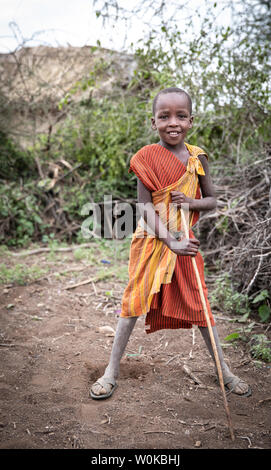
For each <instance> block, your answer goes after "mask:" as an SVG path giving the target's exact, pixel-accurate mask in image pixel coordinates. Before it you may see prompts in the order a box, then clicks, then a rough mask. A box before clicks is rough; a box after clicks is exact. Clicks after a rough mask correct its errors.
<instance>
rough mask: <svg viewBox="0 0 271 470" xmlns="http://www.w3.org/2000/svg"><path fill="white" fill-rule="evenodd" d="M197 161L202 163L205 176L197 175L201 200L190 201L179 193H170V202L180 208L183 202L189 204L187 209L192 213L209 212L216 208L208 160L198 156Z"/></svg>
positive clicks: (203, 156)
mask: <svg viewBox="0 0 271 470" xmlns="http://www.w3.org/2000/svg"><path fill="white" fill-rule="evenodd" d="M198 158H199V160H200V161H201V163H202V166H203V169H204V172H205V175H204V176H202V175H199V184H200V189H201V194H202V199H191V198H188V197H187V196H185V194H183V193H180V192H179V191H172V192H171V196H172V202H174V203H175V204H177V206H179V207H180V205H181V204H183V203H184V202H186V203H187V202H188V203H189V209H190V210H193V211H209V210H212V209H214V208H215V207H216V197H215V190H214V186H213V183H212V180H211V175H210V170H209V165H208V160H207V158H206V156H205V155H199V157H198Z"/></svg>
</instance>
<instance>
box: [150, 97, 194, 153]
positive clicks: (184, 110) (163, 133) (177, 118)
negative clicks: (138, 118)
mask: <svg viewBox="0 0 271 470" xmlns="http://www.w3.org/2000/svg"><path fill="white" fill-rule="evenodd" d="M151 122H152V128H153V129H154V130H157V131H158V134H159V136H160V139H161V140H162V141H163V142H164V143H166V144H168V145H171V146H172V147H174V146H176V145H178V144H180V143H182V142H183V141H184V139H185V136H186V134H187V132H188V130H189V129H191V127H192V125H193V116H191V114H190V109H189V102H188V99H187V97H186V95H185V94H184V93H164V94H163V93H162V94H161V95H159V97H158V100H157V103H156V109H155V114H154V117H152V120H151Z"/></svg>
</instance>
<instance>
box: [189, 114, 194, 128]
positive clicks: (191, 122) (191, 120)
mask: <svg viewBox="0 0 271 470" xmlns="http://www.w3.org/2000/svg"><path fill="white" fill-rule="evenodd" d="M193 121H194V116H190V129H191V127H193Z"/></svg>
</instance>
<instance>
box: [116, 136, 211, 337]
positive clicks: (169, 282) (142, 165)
mask: <svg viewBox="0 0 271 470" xmlns="http://www.w3.org/2000/svg"><path fill="white" fill-rule="evenodd" d="M185 145H186V147H187V149H188V151H189V154H190V157H189V159H188V163H187V167H185V166H184V164H183V163H182V162H181V161H180V160H179V159H178V157H176V156H175V155H174V154H173V153H172V152H170V151H169V150H168V149H166V148H164V147H162V146H161V145H160V144H152V145H147V146H145V147H143V148H142V149H141V150H139V151H138V152H137V153H136V154H135V155H134V156H133V157H132V159H131V162H130V168H129V172H131V171H133V172H134V173H135V174H136V175H137V177H138V178H139V179H140V180H141V181H142V183H143V184H144V185H145V186H146V187H147V188H148V189H149V190H150V191H151V192H152V202H153V205H154V207H155V210H156V211H157V212H158V214H159V217H160V218H161V220H162V222H163V223H164V225H165V226H166V227H167V229H168V230H169V231H171V232H180V231H181V228H182V227H181V217H180V210H177V209H176V207H175V206H174V205H173V204H171V194H170V192H171V191H180V192H182V193H184V194H185V195H186V196H188V197H190V198H193V199H195V198H197V199H199V198H200V197H201V193H200V186H199V180H198V175H204V174H205V173H204V169H203V167H202V164H201V161H200V160H199V158H198V155H202V154H204V155H206V153H205V152H204V151H203V150H202V149H201V148H199V147H196V146H192V145H190V144H187V143H185ZM206 157H207V155H206ZM207 158H208V157H207ZM198 218H199V214H198V212H192V211H190V212H189V214H188V215H187V220H188V221H189V227H190V230H189V236H190V238H195V236H194V233H193V231H192V230H191V227H192V226H193V225H194V224H195V223H196V222H197V220H198ZM195 260H196V263H197V267H198V270H199V274H200V278H201V281H202V287H203V292H204V295H205V299H206V304H207V309H208V313H209V316H210V320H211V324H212V325H214V324H215V322H214V319H213V316H212V312H211V309H210V304H209V302H208V291H207V288H206V285H205V280H204V263H203V258H202V256H201V254H200V253H199V252H198V253H197V255H196V257H195ZM143 314H147V315H146V332H147V333H152V332H154V331H157V330H160V329H167V328H191V327H192V325H193V324H196V325H199V326H205V327H206V326H207V323H206V320H205V316H204V310H203V306H202V302H201V299H200V293H199V288H198V285H197V280H196V276H195V273H194V269H193V265H192V259H191V257H190V256H179V255H178V256H177V255H176V254H175V253H173V252H172V251H171V250H170V249H169V248H168V247H167V246H166V245H165V244H164V243H163V242H162V241H161V240H159V239H158V238H157V237H156V236H155V235H154V234H151V230H150V229H149V228H148V227H147V225H146V223H145V222H144V221H143V219H142V218H141V219H140V220H139V222H138V225H137V228H136V230H135V232H134V234H133V236H132V241H131V247H130V258H129V282H128V285H127V287H126V289H125V291H124V294H123V298H122V309H121V314H120V316H121V317H131V316H140V315H143Z"/></svg>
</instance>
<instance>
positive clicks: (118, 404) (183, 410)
mask: <svg viewBox="0 0 271 470" xmlns="http://www.w3.org/2000/svg"><path fill="white" fill-rule="evenodd" d="M94 254H95V250H94ZM101 257H102V254H101V253H99V252H97V253H96V265H95V264H93V263H84V262H83V261H82V260H80V259H76V258H75V257H74V254H73V252H66V253H64V254H62V253H60V254H57V255H55V258H54V259H53V260H51V261H50V260H49V261H48V256H47V254H44V253H40V254H36V255H32V256H29V257H26V258H23V259H19V258H17V259H16V263H19V262H20V263H23V264H24V265H25V267H30V266H33V265H36V266H39V267H40V268H42V267H43V266H46V267H47V269H48V271H47V273H46V274H45V275H44V276H43V277H42V278H41V279H40V280H36V281H33V282H28V283H27V284H25V285H18V284H14V283H6V284H4V285H1V287H0V289H1V300H0V309H1V317H0V328H1V330H0V334H1V336H0V355H1V362H0V364H1V366H0V402H1V411H0V448H2V449H71V448H77V449H79V448H81V449H194V448H202V449H248V448H261V449H268V448H270V422H271V420H270V367H269V366H268V364H265V363H263V364H262V366H261V367H259V366H258V365H257V364H256V363H255V361H253V358H252V357H251V356H250V354H249V352H247V350H246V348H245V344H244V345H243V344H242V343H240V342H238V344H237V345H235V346H234V345H231V346H229V347H227V348H225V356H226V359H227V362H228V364H229V365H230V366H231V368H232V369H233V370H234V371H235V372H236V373H238V374H239V375H240V376H241V377H242V378H243V379H245V380H246V381H248V382H249V383H250V384H251V387H252V391H253V393H252V396H251V397H248V398H243V397H242V398H241V397H238V396H236V395H233V394H231V395H229V396H228V403H229V407H230V411H231V416H232V421H233V427H234V431H235V436H236V439H235V441H234V442H232V441H231V439H230V436H229V431H228V427H227V421H226V416H225V410H224V407H223V400H222V395H221V391H220V388H219V385H218V384H216V383H215V382H214V370H213V365H212V362H211V359H210V357H209V354H208V352H207V350H206V348H205V346H204V344H203V340H202V338H201V335H200V333H199V331H198V330H197V329H196V328H195V329H194V328H193V329H192V330H191V331H185V330H172V331H159V332H157V333H154V334H151V335H147V334H146V333H145V331H144V319H143V318H142V319H139V320H138V322H137V324H136V326H135V330H134V333H133V335H132V337H131V339H130V342H129V344H128V347H127V350H126V352H125V355H124V357H123V359H122V363H121V373H120V377H119V380H118V388H117V389H116V391H115V393H114V395H113V396H112V397H111V398H110V399H108V400H101V401H94V400H92V399H91V398H89V387H90V386H91V384H92V383H93V381H94V380H95V379H96V378H98V377H99V376H100V375H101V374H102V373H103V371H104V368H105V366H106V364H107V361H108V358H109V354H110V350H111V346H112V342H113V336H112V333H110V331H109V332H106V331H101V330H99V328H100V327H102V326H110V327H111V328H112V329H115V328H116V322H117V315H118V313H119V309H120V301H121V295H122V292H123V288H124V287H125V279H120V278H118V276H117V275H110V276H108V277H107V276H106V275H105V276H104V277H103V276H100V280H99V281H97V282H88V283H86V284H82V285H80V286H78V287H75V288H71V287H72V286H73V285H74V284H76V283H80V282H82V281H83V280H89V279H91V278H93V279H97V278H95V276H96V273H97V265H98V263H100V262H101V261H102V259H101ZM115 261H116V259H115V260H114V258H112V259H111V264H108V265H106V264H103V265H102V266H103V269H104V272H105V273H106V270H110V269H112V265H114V262H115ZM5 262H6V265H7V266H8V265H10V266H11V265H14V263H15V261H14V258H11V257H10V256H9V257H8V258H7V259H4V258H3V257H2V263H5ZM100 265H101V264H100ZM126 265H127V259H126V260H118V266H117V268H118V270H119V268H120V267H123V266H126ZM48 266H49V268H48ZM108 272H109V273H110V272H111V271H108ZM67 287H70V288H68V289H67ZM216 318H217V327H218V331H219V334H220V337H221V339H222V342H223V338H225V337H226V336H227V335H229V334H230V333H232V332H233V331H235V330H236V326H235V325H234V324H233V323H231V322H229V321H227V320H225V319H220V318H219V315H218V316H217V317H216ZM184 365H187V366H188V367H189V369H190V370H191V371H192V372H193V373H194V374H195V375H196V377H197V378H198V379H199V380H198V381H199V382H200V383H196V381H195V380H193V378H191V377H190V376H189V375H188V374H187V373H186V372H185V371H184V369H183V366H184Z"/></svg>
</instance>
